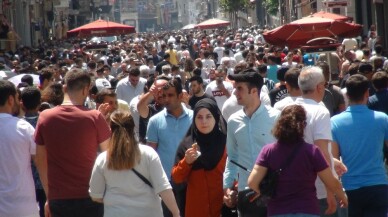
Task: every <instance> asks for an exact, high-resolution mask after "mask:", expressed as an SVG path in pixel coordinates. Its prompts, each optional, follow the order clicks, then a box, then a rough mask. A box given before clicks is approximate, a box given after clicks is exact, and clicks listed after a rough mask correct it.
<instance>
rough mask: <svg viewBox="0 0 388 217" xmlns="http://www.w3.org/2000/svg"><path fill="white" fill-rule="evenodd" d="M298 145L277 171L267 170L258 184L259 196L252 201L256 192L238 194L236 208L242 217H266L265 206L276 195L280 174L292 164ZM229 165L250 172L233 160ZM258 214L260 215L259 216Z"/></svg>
mask: <svg viewBox="0 0 388 217" xmlns="http://www.w3.org/2000/svg"><path fill="white" fill-rule="evenodd" d="M299 148H300V145H298V147H296V148H295V149H294V150H293V152H292V153H291V154H290V156H288V158H287V160H286V161H284V163H283V164H282V166H281V167H280V168H279V169H277V170H271V169H268V170H267V173H266V175H265V176H264V178H263V180H262V181H261V182H260V185H259V189H260V196H259V197H257V198H256V199H254V200H253V198H254V197H255V196H256V192H255V191H253V190H252V189H249V188H248V189H244V190H241V191H239V192H238V196H237V208H238V210H239V211H240V213H241V215H242V216H243V217H250V216H266V208H265V207H266V206H267V204H268V202H269V200H270V199H271V198H272V197H273V196H274V195H275V194H276V188H277V184H278V180H279V176H280V174H281V172H282V171H283V170H284V169H285V168H286V167H287V166H288V165H290V163H291V162H292V160H293V159H294V157H295V155H296V153H297V152H298V150H299ZM230 162H231V163H233V164H235V165H236V166H238V167H240V168H241V169H243V170H245V171H247V172H249V173H250V172H251V171H250V170H248V169H247V168H246V167H244V166H242V165H241V164H239V163H237V162H236V161H234V160H230ZM259 213H262V214H261V215H260V214H259Z"/></svg>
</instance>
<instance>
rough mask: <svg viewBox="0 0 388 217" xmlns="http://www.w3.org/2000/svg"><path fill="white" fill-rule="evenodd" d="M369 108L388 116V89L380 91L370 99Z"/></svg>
mask: <svg viewBox="0 0 388 217" xmlns="http://www.w3.org/2000/svg"><path fill="white" fill-rule="evenodd" d="M368 107H369V108H370V109H372V110H374V111H380V112H384V113H385V114H387V115H388V89H385V90H380V91H377V92H376V93H375V95H373V96H370V97H369V99H368Z"/></svg>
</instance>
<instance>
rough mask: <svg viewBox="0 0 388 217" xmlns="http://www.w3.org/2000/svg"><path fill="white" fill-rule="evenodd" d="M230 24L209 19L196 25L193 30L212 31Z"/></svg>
mask: <svg viewBox="0 0 388 217" xmlns="http://www.w3.org/2000/svg"><path fill="white" fill-rule="evenodd" d="M229 25H230V22H229V21H225V20H220V19H209V20H205V21H203V22H202V23H198V24H197V25H196V26H195V28H198V29H214V28H219V27H226V26H229Z"/></svg>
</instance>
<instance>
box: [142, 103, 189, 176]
mask: <svg viewBox="0 0 388 217" xmlns="http://www.w3.org/2000/svg"><path fill="white" fill-rule="evenodd" d="M182 108H183V113H182V114H181V115H180V116H179V117H178V118H176V117H174V116H173V115H171V114H170V113H168V112H167V109H166V108H164V109H163V110H162V111H161V112H159V113H157V114H156V115H154V116H152V117H151V118H150V120H149V122H148V126H147V135H146V139H147V142H152V143H157V144H158V147H157V148H156V152H157V153H158V154H159V157H160V161H161V162H162V166H163V169H164V171H165V172H166V174H167V177H168V179H171V169H172V167H173V165H174V161H175V153H176V150H177V148H178V146H179V143H180V142H181V140H182V139H183V138H184V137H185V135H186V133H187V130H188V129H189V128H190V126H191V123H192V120H193V111H192V110H190V109H187V108H185V106H182Z"/></svg>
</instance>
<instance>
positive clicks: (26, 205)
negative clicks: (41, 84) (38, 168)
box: [0, 80, 39, 217]
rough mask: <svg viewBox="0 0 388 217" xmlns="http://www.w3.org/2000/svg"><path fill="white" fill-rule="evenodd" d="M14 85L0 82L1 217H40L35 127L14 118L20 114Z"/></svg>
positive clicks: (3, 81)
mask: <svg viewBox="0 0 388 217" xmlns="http://www.w3.org/2000/svg"><path fill="white" fill-rule="evenodd" d="M19 107H20V104H19V96H18V94H17V92H16V88H15V85H14V84H12V83H11V82H9V81H5V80H1V81H0V138H1V139H0V150H1V152H0V174H1V175H0V177H1V178H0V216H7V217H39V213H38V206H37V202H36V196H35V186H34V180H33V178H32V171H31V159H32V158H33V157H34V156H35V152H36V144H35V142H34V139H33V136H34V128H33V127H32V126H31V124H29V123H28V122H27V121H25V120H23V119H19V118H16V117H13V116H12V114H16V113H17V112H18V111H19Z"/></svg>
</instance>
